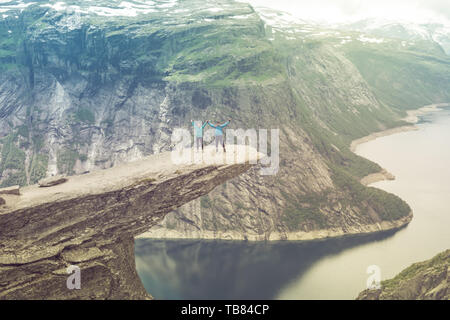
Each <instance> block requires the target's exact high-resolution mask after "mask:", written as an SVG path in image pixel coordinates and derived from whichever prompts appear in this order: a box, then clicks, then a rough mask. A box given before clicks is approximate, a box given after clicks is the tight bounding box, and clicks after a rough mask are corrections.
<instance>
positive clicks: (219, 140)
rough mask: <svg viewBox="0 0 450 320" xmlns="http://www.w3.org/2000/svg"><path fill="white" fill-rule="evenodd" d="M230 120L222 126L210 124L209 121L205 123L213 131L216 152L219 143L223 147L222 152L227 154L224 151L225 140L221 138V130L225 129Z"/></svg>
mask: <svg viewBox="0 0 450 320" xmlns="http://www.w3.org/2000/svg"><path fill="white" fill-rule="evenodd" d="M230 121H231V120H228V121H227V122H225V123H223V124H216V125H214V124H212V123H211V121H209V120H208V121H207V123H208V124H209V125H210V126H211V127H212V128H214V129H216V130H214V136H215V140H216V152H217V151H218V146H219V143H220V144H221V145H222V147H223V152H227V150H226V149H225V139H224V138H223V128H225V127H226V126H227V125H228V124H229V123H230Z"/></svg>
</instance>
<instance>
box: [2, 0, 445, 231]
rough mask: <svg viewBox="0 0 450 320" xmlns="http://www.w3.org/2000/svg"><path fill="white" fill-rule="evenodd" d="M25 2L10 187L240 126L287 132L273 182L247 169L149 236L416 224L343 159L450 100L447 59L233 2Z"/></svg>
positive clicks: (17, 21) (7, 47) (10, 39)
mask: <svg viewBox="0 0 450 320" xmlns="http://www.w3.org/2000/svg"><path fill="white" fill-rule="evenodd" d="M26 3H27V5H26V7H24V6H23V5H19V4H17V3H16V2H15V1H12V2H11V3H8V5H7V6H6V5H5V6H4V8H6V9H4V10H3V9H2V10H3V14H2V15H1V16H0V41H1V42H0V68H1V72H0V148H1V151H0V152H1V162H0V184H1V185H2V186H8V185H15V184H19V185H27V184H33V183H36V182H37V181H38V180H39V179H41V178H42V177H45V176H49V175H52V174H60V173H64V174H69V175H70V174H79V173H83V172H85V171H94V170H98V169H104V168H109V167H111V166H115V165H118V164H120V163H123V162H127V161H132V160H136V159H140V158H142V157H144V156H146V155H148V154H155V153H159V152H161V151H167V150H170V136H171V133H172V132H173V131H174V129H175V128H177V127H184V128H190V120H191V119H203V120H206V119H211V120H215V121H222V120H226V119H228V118H231V119H233V121H232V125H231V126H230V127H231V128H234V129H237V128H243V129H248V128H255V129H272V128H274V129H276V128H278V129H280V169H279V171H278V173H277V175H275V176H260V175H259V174H258V172H259V171H258V169H257V168H255V169H254V170H250V171H249V172H248V173H246V174H243V175H242V176H241V177H240V178H239V179H235V180H233V181H230V182H229V183H226V184H224V185H223V186H221V187H219V188H216V189H215V190H214V191H213V192H212V193H211V194H209V195H207V196H204V197H201V198H200V199H198V200H196V201H193V202H192V203H189V204H187V205H186V206H184V207H182V208H181V209H179V210H176V211H173V212H172V213H170V214H169V215H168V216H167V217H166V219H164V220H163V221H162V222H161V223H159V224H158V228H157V229H155V230H154V231H151V234H150V235H151V236H158V237H167V236H176V237H207V238H234V239H309V238H315V237H326V236H335V235H341V234H347V233H361V232H372V231H377V230H381V229H385V228H395V227H397V226H400V225H404V224H405V223H407V222H408V221H409V220H410V219H411V215H410V211H411V210H410V208H409V207H408V205H407V204H406V203H404V202H403V201H402V200H401V199H399V198H398V197H396V196H394V195H391V194H388V193H386V192H383V191H380V190H376V189H374V188H367V187H365V186H363V185H361V184H360V182H359V181H360V180H361V178H362V177H364V176H366V175H368V174H371V173H375V172H378V171H380V170H381V168H380V167H379V166H378V165H376V164H374V163H372V162H370V161H367V160H365V159H362V158H360V157H358V156H356V155H355V154H353V153H352V152H351V151H350V150H349V144H350V142H351V141H352V140H353V139H356V138H360V137H362V136H365V135H367V134H369V133H371V132H373V131H378V130H383V129H386V128H389V127H394V126H397V125H399V124H401V122H400V121H398V119H400V118H401V116H404V114H405V111H404V109H407V108H414V107H419V106H422V105H425V104H429V103H434V102H443V101H449V100H450V92H449V90H448V86H447V85H446V84H447V83H448V82H449V76H448V75H449V74H450V72H449V70H450V62H449V61H450V60H449V58H448V56H446V55H445V53H444V52H443V51H442V50H441V49H439V45H436V44H434V43H422V42H420V43H419V42H418V43H413V41H411V42H408V44H407V45H403V43H402V41H401V39H400V40H399V39H385V40H384V41H383V42H382V43H380V42H379V41H378V42H373V41H372V42H367V41H365V40H364V39H366V38H362V37H361V35H360V34H359V33H356V32H353V31H352V32H350V31H336V30H327V29H326V28H324V27H321V26H317V25H312V24H306V23H303V22H299V23H292V19H291V20H290V21H291V22H290V23H286V19H284V14H283V13H279V12H267V11H266V10H260V9H258V10H255V9H254V8H253V7H252V6H250V5H248V4H245V3H241V2H235V1H231V0H220V1H219V0H218V1H194V0H193V1H171V2H169V3H167V2H165V1H153V2H152V3H151V4H142V3H141V4H139V3H137V2H135V1H129V2H126V3H125V2H123V3H122V1H98V3H97V4H96V5H95V6H93V5H92V3H91V2H90V1H81V0H80V1H75V0H68V1H49V2H48V4H46V5H40V4H36V3H31V2H26ZM361 39H362V40H361ZM363 40H364V41H363ZM430 48H431V49H430ZM210 135H211V132H207V136H210ZM209 141H210V140H209V139H207V143H209ZM269 142H270V139H269ZM269 150H270V145H269Z"/></svg>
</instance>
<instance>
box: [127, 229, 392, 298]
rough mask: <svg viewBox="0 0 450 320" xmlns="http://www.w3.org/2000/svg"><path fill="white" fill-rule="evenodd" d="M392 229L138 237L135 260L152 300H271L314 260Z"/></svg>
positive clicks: (381, 236)
mask: <svg viewBox="0 0 450 320" xmlns="http://www.w3.org/2000/svg"><path fill="white" fill-rule="evenodd" d="M393 233H394V232H392V231H389V232H384V233H380V234H376V235H367V236H354V237H346V238H341V239H330V240H321V241H309V242H299V241H295V242H267V243H266V242H264V243H252V242H240V241H211V240H202V241H195V240H151V239H137V240H136V265H137V271H138V274H139V276H140V277H141V280H142V282H143V284H144V286H145V288H146V289H147V291H148V292H150V293H151V294H152V295H153V296H154V297H155V298H157V299H274V298H276V296H277V294H278V292H279V291H280V289H281V288H283V287H284V286H285V285H287V284H288V283H289V282H291V281H292V280H293V279H298V278H299V277H301V276H302V275H303V274H304V273H305V272H306V271H307V270H309V269H310V268H311V267H312V266H313V265H314V263H316V262H317V261H318V260H320V259H323V258H324V257H327V256H333V255H335V254H338V253H340V252H342V251H345V250H346V249H349V248H355V247H358V246H361V245H364V244H366V243H369V242H376V241H382V240H384V239H386V238H388V237H390V236H392V235H393Z"/></svg>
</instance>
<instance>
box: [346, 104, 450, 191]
mask: <svg viewBox="0 0 450 320" xmlns="http://www.w3.org/2000/svg"><path fill="white" fill-rule="evenodd" d="M448 106H450V103H436V104H430V105H426V106H423V107H420V108H418V109H414V110H408V111H406V113H407V115H406V117H404V118H402V119H400V120H402V121H405V122H408V123H410V124H409V125H403V126H399V127H394V128H390V129H386V130H382V131H377V132H373V133H371V134H369V135H367V136H364V137H362V138H358V139H355V140H353V141H352V142H351V143H350V151H351V152H353V153H355V154H356V150H357V148H358V146H359V145H361V144H363V143H366V142H369V141H372V140H375V139H378V138H381V137H386V136H390V135H393V134H397V133H402V132H409V131H417V130H419V128H418V127H417V126H416V124H417V123H418V122H419V117H420V116H422V115H425V114H427V113H430V112H436V111H440V110H442V107H448ZM385 180H395V176H394V175H393V174H392V173H390V172H389V171H387V170H386V169H384V168H382V170H381V171H379V172H375V173H371V174H369V175H367V176H365V177H363V178H362V179H361V180H360V182H361V184H363V185H365V186H369V185H371V184H372V183H376V182H380V181H385Z"/></svg>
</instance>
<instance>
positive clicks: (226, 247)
mask: <svg viewBox="0 0 450 320" xmlns="http://www.w3.org/2000/svg"><path fill="white" fill-rule="evenodd" d="M418 126H419V128H420V130H418V131H409V132H403V133H398V134H394V135H391V136H387V137H382V138H378V139H376V140H373V141H370V142H367V143H365V144H362V145H360V146H359V147H358V148H357V151H356V152H357V153H358V154H359V155H361V156H363V157H366V158H368V159H370V160H373V161H375V162H377V163H378V164H380V165H381V166H382V167H383V168H385V169H387V170H388V171H389V172H391V173H393V174H394V175H395V176H396V180H394V181H382V182H378V183H375V184H373V186H375V187H378V188H381V189H384V190H386V191H388V192H392V193H395V194H397V195H398V196H400V197H401V198H403V199H404V200H405V201H406V202H408V204H409V205H410V206H411V208H412V209H413V212H414V218H413V220H412V222H411V223H410V224H409V225H408V226H407V227H405V228H403V229H401V230H399V231H397V232H384V233H381V234H376V235H369V236H357V237H347V238H341V239H329V240H322V241H312V242H297V241H296V242H268V243H252V242H241V241H211V240H186V241H185V240H151V239H137V240H136V266H137V271H138V274H139V276H140V277H141V280H142V282H143V284H144V286H145V288H146V289H147V291H148V292H149V293H151V294H152V295H153V296H154V297H155V298H157V299H354V298H355V297H356V296H357V295H358V293H359V292H360V291H362V290H364V289H365V288H366V281H367V278H368V277H369V275H368V274H367V273H366V271H367V267H368V266H370V265H377V266H378V267H379V268H380V270H381V278H382V279H388V278H392V277H393V276H395V275H396V274H397V273H398V272H400V271H401V270H402V269H404V268H405V267H407V266H409V265H410V264H412V263H414V262H418V261H421V260H426V259H429V258H431V257H433V256H434V255H435V254H437V253H439V252H441V251H444V250H446V249H448V248H450V232H449V226H450V110H448V109H447V110H444V111H439V112H435V113H430V114H428V115H426V116H423V117H422V119H421V121H420V123H419V124H418Z"/></svg>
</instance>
